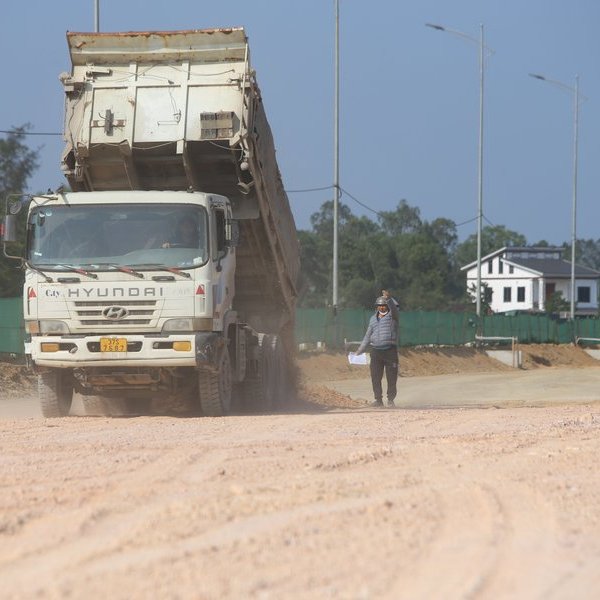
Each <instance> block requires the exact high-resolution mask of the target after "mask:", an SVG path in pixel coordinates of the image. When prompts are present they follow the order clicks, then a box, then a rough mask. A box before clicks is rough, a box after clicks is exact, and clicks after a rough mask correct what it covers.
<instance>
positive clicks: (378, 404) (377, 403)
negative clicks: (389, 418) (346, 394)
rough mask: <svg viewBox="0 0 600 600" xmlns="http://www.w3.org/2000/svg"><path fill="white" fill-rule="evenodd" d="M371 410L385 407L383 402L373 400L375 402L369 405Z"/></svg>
mask: <svg viewBox="0 0 600 600" xmlns="http://www.w3.org/2000/svg"><path fill="white" fill-rule="evenodd" d="M369 406H370V407H371V408H381V407H382V406H383V402H382V401H381V400H373V402H371V403H369Z"/></svg>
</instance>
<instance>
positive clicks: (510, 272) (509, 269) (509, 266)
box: [508, 265, 515, 275]
mask: <svg viewBox="0 0 600 600" xmlns="http://www.w3.org/2000/svg"><path fill="white" fill-rule="evenodd" d="M508 272H509V274H510V275H512V274H513V273H514V272H515V268H514V267H513V266H512V265H508Z"/></svg>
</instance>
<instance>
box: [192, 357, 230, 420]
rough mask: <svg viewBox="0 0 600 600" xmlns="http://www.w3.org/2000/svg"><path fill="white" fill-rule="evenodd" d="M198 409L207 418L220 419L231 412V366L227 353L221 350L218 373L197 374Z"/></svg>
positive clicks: (201, 372)
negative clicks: (199, 408) (200, 409)
mask: <svg viewBox="0 0 600 600" xmlns="http://www.w3.org/2000/svg"><path fill="white" fill-rule="evenodd" d="M198 394H199V395H200V407H201V408H202V413H203V414H204V415H206V416H207V417H222V416H224V415H227V414H229V412H230V411H231V365H230V362H229V352H228V350H227V348H224V349H223V353H222V355H221V360H220V362H219V370H218V371H216V372H215V371H209V370H201V371H199V372H198Z"/></svg>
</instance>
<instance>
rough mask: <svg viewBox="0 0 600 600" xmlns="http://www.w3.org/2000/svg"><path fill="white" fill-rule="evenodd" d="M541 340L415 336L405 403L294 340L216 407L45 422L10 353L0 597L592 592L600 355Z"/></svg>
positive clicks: (599, 493)
mask: <svg viewBox="0 0 600 600" xmlns="http://www.w3.org/2000/svg"><path fill="white" fill-rule="evenodd" d="M531 350H532V352H531V354H532V355H533V356H536V357H537V360H533V361H532V362H530V363H527V365H528V366H527V367H526V369H524V370H518V371H515V370H512V369H509V368H506V367H505V366H503V365H499V364H495V362H494V361H490V360H487V359H486V358H484V357H483V356H480V355H476V356H475V355H472V356H471V357H470V358H469V356H466V355H465V356H452V355H451V353H450V352H446V351H444V352H446V353H445V354H444V353H443V352H442V353H441V354H440V356H438V358H437V360H434V357H432V356H431V353H432V351H423V352H421V351H414V352H415V353H416V354H417V355H418V356H413V357H412V362H411V359H410V357H408V356H404V357H403V359H402V362H403V364H404V375H406V376H404V377H401V378H400V381H399V396H398V399H397V403H398V406H399V407H400V408H398V409H396V410H385V409H370V408H366V407H365V406H364V400H365V399H367V398H368V397H369V382H368V380H366V379H365V377H364V376H365V372H364V370H363V371H360V370H355V369H356V367H352V368H351V370H349V367H348V366H347V365H346V364H345V363H344V360H343V357H339V356H321V357H304V358H303V359H302V360H301V361H300V365H301V371H302V373H303V374H304V378H305V379H304V381H305V384H304V386H305V387H304V396H305V399H304V400H303V401H300V402H296V403H295V404H293V405H292V406H290V407H289V408H288V409H287V410H286V412H282V413H279V414H274V415H259V416H233V417H227V418H221V419H210V418H200V419H176V418H168V417H135V418H119V419H107V418H91V417H77V416H72V417H70V418H66V419H54V420H45V419H42V418H41V417H40V416H39V410H38V408H37V404H36V403H35V402H34V401H32V400H28V396H29V395H30V391H31V390H30V389H29V388H28V387H27V385H26V382H24V381H23V380H22V379H19V374H18V373H15V372H13V373H12V375H11V374H10V373H9V371H10V369H5V370H4V377H5V381H4V383H3V392H2V396H1V397H2V398H3V400H2V401H0V581H1V582H2V583H1V585H0V597H2V598H81V597H85V598H105V597H112V598H205V599H213V598H214V599H217V598H265V599H270V598H277V599H279V598H357V599H359V598H364V599H368V598H373V599H379V598H390V599H396V598H407V599H419V598H422V599H431V598H440V599H448V598H450V599H451V598H493V599H496V598H511V599H512V598H524V599H525V598H526V599H530V598H540V599H547V598H549V599H563V598H564V599H565V600H566V599H569V600H571V599H573V598H590V599H592V598H598V597H599V596H600V475H599V471H598V460H599V459H598V457H599V456H600V435H599V434H600V385H598V384H600V367H599V366H598V365H599V364H600V363H598V362H595V361H593V360H591V359H590V361H591V362H590V361H588V357H587V355H586V356H584V355H583V354H581V355H580V354H579V353H578V352H577V351H575V350H572V351H570V350H568V349H561V348H557V347H554V348H549V349H547V350H544V349H531ZM534 350H535V352H534ZM550 351H552V352H555V353H558V354H561V353H562V354H564V356H558V355H557V356H554V359H553V360H550V358H549V357H548V355H547V353H548V352H550ZM439 352H441V351H439ZM536 352H537V353H536ZM459 354H460V353H459ZM486 360H487V362H486ZM425 362H429V366H428V367H427V368H425V367H424V366H423V363H425ZM319 364H320V366H319ZM419 364H420V365H421V366H418V365H419ZM410 369H413V370H414V375H411V376H409V375H408V371H409V370H410ZM432 371H433V372H435V373H437V374H436V375H434V374H432ZM11 378H12V379H11ZM9 381H14V382H16V383H17V384H18V385H19V386H20V387H21V391H20V392H17V391H16V390H15V389H14V388H13V387H12V386H11V385H10V384H9V383H8V382H9ZM316 382H318V383H316ZM596 390H598V391H596Z"/></svg>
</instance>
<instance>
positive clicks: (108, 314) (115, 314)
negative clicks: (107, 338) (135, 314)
mask: <svg viewBox="0 0 600 600" xmlns="http://www.w3.org/2000/svg"><path fill="white" fill-rule="evenodd" d="M102 314H103V315H104V317H105V318H106V319H110V320H111V321H119V320H121V319H124V318H125V317H126V316H127V315H128V314H129V311H128V310H127V309H126V308H125V307H124V306H107V307H106V308H105V309H104V310H103V311H102Z"/></svg>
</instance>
